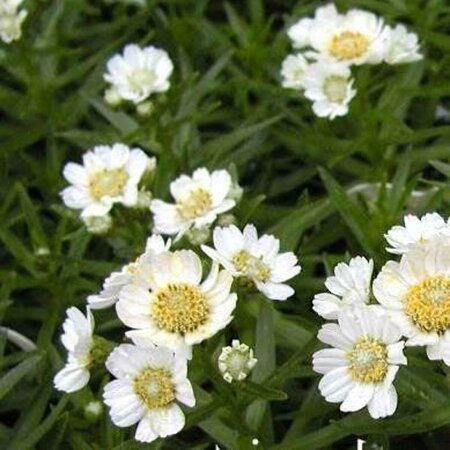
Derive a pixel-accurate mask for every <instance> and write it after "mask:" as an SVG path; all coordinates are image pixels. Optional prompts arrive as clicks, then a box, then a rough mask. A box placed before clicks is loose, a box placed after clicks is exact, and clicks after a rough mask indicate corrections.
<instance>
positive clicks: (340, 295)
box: [313, 256, 373, 320]
mask: <svg viewBox="0 0 450 450" xmlns="http://www.w3.org/2000/svg"><path fill="white" fill-rule="evenodd" d="M372 272H373V261H372V260H370V261H368V260H367V259H366V258H363V257H362V256H357V257H355V258H352V259H351V260H350V262H349V263H348V264H346V263H339V264H338V265H337V266H336V267H335V268H334V276H331V277H328V278H327V279H326V281H325V286H326V288H327V289H328V290H329V291H330V292H324V293H321V294H316V295H315V297H314V300H313V310H314V311H315V312H316V313H317V314H319V316H322V317H323V318H324V319H328V320H336V319H337V318H338V314H339V311H340V310H341V309H342V308H345V307H348V306H350V305H361V304H367V303H368V302H369V298H370V282H371V279H372Z"/></svg>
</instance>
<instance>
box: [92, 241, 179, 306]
mask: <svg viewBox="0 0 450 450" xmlns="http://www.w3.org/2000/svg"><path fill="white" fill-rule="evenodd" d="M170 246H171V240H170V239H168V240H167V241H166V242H164V239H163V238H162V237H161V236H159V235H153V236H150V237H149V238H148V239H147V244H146V247H145V252H144V253H143V254H142V255H140V256H139V257H138V258H137V259H136V261H134V262H131V263H129V264H126V265H125V266H123V267H122V269H121V270H120V271H119V272H113V273H112V274H111V275H110V276H109V277H108V278H106V280H105V281H104V283H103V288H102V290H101V291H100V293H99V294H98V295H90V296H89V297H88V298H87V302H88V304H89V306H90V307H91V308H92V309H103V308H108V307H110V306H112V305H114V304H115V303H116V302H117V301H118V300H119V294H120V291H121V290H122V288H123V287H124V286H126V285H127V284H130V283H131V282H132V280H133V276H134V275H135V274H136V272H137V267H138V266H139V264H141V263H142V262H145V261H148V260H149V259H150V258H151V256H152V255H155V254H159V253H162V252H165V251H168V250H169V249H170Z"/></svg>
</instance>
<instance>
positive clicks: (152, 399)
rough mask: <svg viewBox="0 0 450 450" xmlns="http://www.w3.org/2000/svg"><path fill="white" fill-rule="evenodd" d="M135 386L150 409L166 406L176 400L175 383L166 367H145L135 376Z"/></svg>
mask: <svg viewBox="0 0 450 450" xmlns="http://www.w3.org/2000/svg"><path fill="white" fill-rule="evenodd" d="M133 387H134V391H135V392H136V394H137V395H138V396H139V397H140V398H141V400H142V401H143V402H144V403H145V405H146V406H147V407H148V408H149V409H159V408H164V407H165V406H167V405H168V404H169V403H171V402H173V401H174V400H175V385H174V383H173V380H172V375H171V373H170V372H169V371H168V370H166V369H153V368H148V369H145V370H144V371H143V372H142V373H140V374H139V375H138V376H137V377H136V378H135V380H134V383H133Z"/></svg>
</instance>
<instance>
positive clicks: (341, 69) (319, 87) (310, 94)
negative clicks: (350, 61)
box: [303, 60, 356, 120]
mask: <svg viewBox="0 0 450 450" xmlns="http://www.w3.org/2000/svg"><path fill="white" fill-rule="evenodd" d="M303 88H304V89H305V93H304V94H305V97H306V98H308V99H309V100H311V101H312V102H313V105H312V108H313V111H314V113H315V114H316V115H317V116H318V117H328V118H330V119H331V120H332V119H334V118H335V117H337V116H344V115H346V114H347V113H348V105H349V103H350V101H351V100H352V99H353V97H354V96H355V95H356V90H355V89H354V88H353V78H351V72H350V69H349V67H348V66H347V65H346V64H344V63H336V62H332V61H329V62H326V61H323V60H321V61H318V62H316V63H313V64H311V65H309V66H308V68H307V69H306V72H305V75H304V78H303Z"/></svg>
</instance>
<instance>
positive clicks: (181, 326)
mask: <svg viewBox="0 0 450 450" xmlns="http://www.w3.org/2000/svg"><path fill="white" fill-rule="evenodd" d="M202 272H203V270H202V264H201V260H200V258H199V257H198V256H197V255H196V254H195V253H194V252H193V251H191V250H180V251H175V252H163V253H160V254H158V255H153V256H152V258H151V261H150V262H143V263H142V264H139V266H138V267H137V270H136V274H135V277H134V278H133V280H132V283H131V284H129V285H127V286H125V287H124V288H123V289H122V290H121V292H120V294H119V301H118V302H117V304H116V309H117V315H118V316H119V319H120V320H121V321H122V322H123V323H124V324H125V325H127V326H128V327H130V328H134V330H131V331H128V332H127V333H126V335H127V336H128V337H130V338H134V337H140V338H145V339H148V340H150V341H151V342H153V343H154V344H156V345H162V346H164V347H168V348H171V349H179V348H181V347H183V346H190V345H194V344H198V343H200V342H202V341H203V340H205V339H207V338H209V337H211V336H213V335H214V334H215V333H216V332H217V331H219V330H221V329H222V328H224V327H225V326H226V325H228V323H230V322H231V320H232V318H233V317H232V315H231V314H232V312H233V310H234V308H235V306H236V300H237V297H236V294H232V293H230V288H231V284H232V282H233V279H232V277H231V276H230V275H229V274H228V273H227V272H225V271H221V272H219V269H218V265H217V264H213V266H212V268H211V271H210V273H209V275H208V277H207V278H206V279H205V280H204V281H203V282H202Z"/></svg>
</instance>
